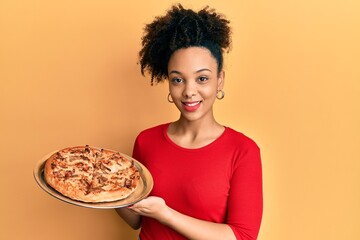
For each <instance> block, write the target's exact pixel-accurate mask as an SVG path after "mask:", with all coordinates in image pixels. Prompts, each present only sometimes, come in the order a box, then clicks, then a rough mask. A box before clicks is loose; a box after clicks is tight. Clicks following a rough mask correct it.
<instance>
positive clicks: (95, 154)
mask: <svg viewBox="0 0 360 240" xmlns="http://www.w3.org/2000/svg"><path fill="white" fill-rule="evenodd" d="M44 179H45V181H46V182H47V183H48V184H49V185H50V186H51V187H52V188H54V189H55V190H56V191H58V192H59V193H61V194H62V195H64V196H66V197H68V198H71V199H73V200H77V201H82V202H88V203H97V202H111V201H116V200H121V199H124V198H127V197H128V196H129V195H130V194H132V193H133V192H134V191H135V189H136V187H137V186H138V185H139V181H140V174H139V170H138V169H137V167H136V166H135V164H134V160H133V159H131V158H127V157H125V156H124V155H123V154H121V153H119V152H116V151H111V150H105V149H97V148H94V147H90V146H88V145H86V146H76V147H68V148H65V149H62V150H59V151H57V152H55V153H53V154H52V155H51V156H50V157H49V158H47V159H46V162H45V165H44Z"/></svg>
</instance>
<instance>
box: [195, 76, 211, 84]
mask: <svg viewBox="0 0 360 240" xmlns="http://www.w3.org/2000/svg"><path fill="white" fill-rule="evenodd" d="M198 80H199V82H201V83H203V82H206V81H207V80H209V78H208V77H205V76H201V77H199V79H198Z"/></svg>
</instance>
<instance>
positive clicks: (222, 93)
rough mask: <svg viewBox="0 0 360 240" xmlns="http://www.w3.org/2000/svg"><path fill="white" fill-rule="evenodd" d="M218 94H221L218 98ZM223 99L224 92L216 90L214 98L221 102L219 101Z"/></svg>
mask: <svg viewBox="0 0 360 240" xmlns="http://www.w3.org/2000/svg"><path fill="white" fill-rule="evenodd" d="M219 93H221V95H220V96H219ZM224 97H225V92H224V90H222V89H221V90H217V91H216V98H217V99H219V100H221V99H223V98H224Z"/></svg>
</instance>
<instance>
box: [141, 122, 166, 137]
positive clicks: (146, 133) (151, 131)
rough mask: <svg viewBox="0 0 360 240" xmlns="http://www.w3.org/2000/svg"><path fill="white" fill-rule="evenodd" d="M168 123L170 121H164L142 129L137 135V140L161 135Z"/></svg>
mask: <svg viewBox="0 0 360 240" xmlns="http://www.w3.org/2000/svg"><path fill="white" fill-rule="evenodd" d="M169 124H170V123H164V124H160V125H157V126H154V127H151V128H147V129H144V130H142V131H141V132H140V133H139V134H138V136H137V141H139V140H142V139H149V138H150V139H152V138H158V137H160V136H162V135H163V133H164V131H166V129H167V127H168V126H169Z"/></svg>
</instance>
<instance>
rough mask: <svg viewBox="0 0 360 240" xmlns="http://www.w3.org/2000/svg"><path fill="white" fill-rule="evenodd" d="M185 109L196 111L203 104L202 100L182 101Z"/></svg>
mask: <svg viewBox="0 0 360 240" xmlns="http://www.w3.org/2000/svg"><path fill="white" fill-rule="evenodd" d="M182 104H183V106H184V109H185V110H186V111H188V112H194V111H196V110H197V109H198V108H199V107H200V105H201V101H196V102H182Z"/></svg>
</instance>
